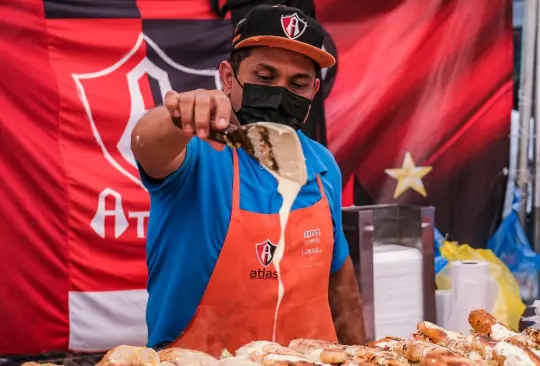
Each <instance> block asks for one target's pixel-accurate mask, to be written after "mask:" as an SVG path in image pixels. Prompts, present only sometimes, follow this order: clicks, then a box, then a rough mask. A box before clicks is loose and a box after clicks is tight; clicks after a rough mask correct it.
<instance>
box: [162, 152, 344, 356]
mask: <svg viewBox="0 0 540 366" xmlns="http://www.w3.org/2000/svg"><path fill="white" fill-rule="evenodd" d="M233 169H234V178H233V193H232V197H233V198H232V200H233V204H232V205H233V206H232V212H231V223H230V226H229V231H228V233H227V238H226V239H225V243H224V244H223V249H222V250H221V253H220V254H219V258H218V261H217V263H216V267H215V268H214V272H213V273H212V276H211V277H210V281H209V282H208V286H207V288H206V291H205V292H204V295H203V298H202V300H201V303H200V305H199V307H198V308H197V312H196V314H195V317H194V318H193V320H192V322H191V323H190V324H189V325H188V327H187V328H186V330H185V331H184V333H183V334H182V335H180V336H179V337H178V339H177V340H176V341H174V342H173V343H172V344H171V345H170V347H180V348H187V349H196V350H200V351H203V352H206V353H208V354H211V355H213V356H214V357H219V356H220V355H221V352H222V351H223V349H228V350H236V349H238V348H240V347H241V346H243V345H245V344H247V343H249V342H252V341H253V340H257V339H258V340H273V341H275V342H277V343H279V344H282V345H288V344H289V343H290V342H291V341H292V340H293V339H297V338H307V339H320V340H326V341H332V342H336V341H337V336H336V330H335V328H334V321H333V320H332V314H331V312H330V304H329V303H328V283H329V276H328V274H329V273H330V265H331V263H332V254H333V246H334V230H333V225H332V217H331V214H330V207H329V206H328V200H327V198H326V194H325V192H324V188H323V186H322V183H321V180H320V178H319V176H317V183H318V184H319V189H320V191H321V195H322V198H321V200H320V201H319V202H317V203H315V204H314V205H313V206H311V207H307V208H303V209H299V210H294V211H292V212H291V213H290V216H289V220H288V222H287V227H286V229H285V243H286V245H285V246H284V252H283V257H282V261H281V262H280V264H279V272H278V271H277V268H276V262H275V258H274V255H275V252H276V249H275V248H276V245H277V244H278V243H279V240H280V236H281V226H280V217H279V215H277V214H275V215H264V214H258V213H254V212H248V211H244V210H242V209H240V172H239V164H238V155H237V153H236V151H234V154H233ZM291 204H292V203H291ZM315 231H318V233H315V234H314V235H313V236H310V237H309V238H308V239H306V233H307V232H315ZM256 243H259V244H256ZM254 244H255V245H254ZM249 248H251V253H250V250H249ZM309 249H311V250H309ZM238 253H245V254H244V255H240V256H239V255H238ZM259 273H264V275H263V276H262V277H261V276H258V274H259ZM279 277H281V281H282V284H283V291H284V292H283V297H282V301H281V303H280V305H279V308H278V309H279V311H278V314H277V322H276V328H275V329H276V330H275V337H274V316H275V309H276V306H274V304H277V301H278V284H279V281H278V278H279ZM239 309H242V311H239ZM307 309H309V311H307ZM313 314H317V318H316V319H314V318H313ZM293 324H294V325H293ZM209 325H211V329H212V331H211V332H209ZM238 329H242V331H238Z"/></svg>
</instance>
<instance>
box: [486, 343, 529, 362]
mask: <svg viewBox="0 0 540 366" xmlns="http://www.w3.org/2000/svg"><path fill="white" fill-rule="evenodd" d="M495 353H496V354H498V355H500V356H504V358H505V359H506V360H505V361H504V366H536V364H535V363H534V361H532V360H531V358H530V357H529V355H528V354H527V353H526V352H525V351H523V350H522V349H521V348H520V347H517V346H514V345H513V344H510V343H508V342H504V341H502V342H499V343H497V345H495Z"/></svg>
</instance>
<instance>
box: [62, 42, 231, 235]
mask: <svg viewBox="0 0 540 366" xmlns="http://www.w3.org/2000/svg"><path fill="white" fill-rule="evenodd" d="M150 49H151V50H152V51H153V53H154V54H155V55H157V56H158V57H159V58H160V59H161V60H160V61H163V62H164V64H166V65H167V66H168V67H170V70H173V71H174V72H178V73H179V74H182V73H183V74H188V75H197V76H201V77H210V78H212V80H213V81H214V83H215V87H216V88H217V89H220V88H221V83H220V80H219V73H218V71H217V70H197V69H192V68H189V67H186V66H183V65H181V64H179V63H177V62H175V61H174V60H172V59H171V58H170V57H169V56H167V54H166V53H165V52H164V51H163V50H162V49H161V48H160V47H159V46H158V45H157V44H156V43H155V42H154V41H153V40H152V39H150V37H148V36H147V35H145V34H144V33H141V34H139V36H138V38H137V40H136V42H135V44H134V46H133V48H131V50H130V51H129V52H127V53H126V54H125V55H124V56H123V57H122V58H121V59H120V60H118V61H117V62H116V63H114V64H112V65H110V66H109V67H107V68H105V69H103V70H100V71H96V72H92V73H86V74H72V77H73V80H74V81H75V85H76V87H77V92H78V94H79V98H80V100H81V102H82V104H83V107H84V110H85V112H86V115H87V117H88V121H89V123H90V127H91V130H92V133H93V136H94V138H95V141H96V144H97V145H98V146H99V148H100V150H101V152H102V153H103V157H104V158H105V159H106V160H107V161H108V162H109V163H110V164H111V165H112V166H113V167H114V168H115V169H116V170H117V171H118V172H120V173H121V174H122V175H123V176H124V177H125V178H127V179H128V180H129V181H131V182H133V183H135V184H136V185H137V186H139V187H140V188H142V189H143V190H145V188H144V186H143V184H142V182H141V180H140V178H139V173H138V171H137V166H136V162H135V158H134V156H133V153H132V152H131V147H130V145H131V132H132V131H133V128H134V127H135V125H136V124H137V122H138V120H139V119H140V118H141V117H142V116H143V115H144V114H145V113H146V112H147V111H148V109H150V108H152V107H153V106H154V101H153V99H152V95H151V88H150V83H149V80H153V81H154V82H155V83H154V85H156V84H157V86H158V88H159V93H160V95H161V98H163V97H164V95H165V93H166V92H167V91H169V90H171V89H172V87H171V78H170V75H169V73H168V72H167V71H165V70H163V69H162V68H160V67H158V66H157V65H156V64H155V63H154V62H152V60H151V59H150V58H149V57H147V53H148V51H149V50H150ZM118 93H120V94H128V95H122V97H119V96H118ZM122 107H125V108H122ZM118 110H122V111H123V110H125V112H119V111H118ZM119 113H123V114H124V115H123V116H119ZM142 192H143V191H142V190H141V193H142ZM124 194H125V192H118V191H117V190H114V189H112V188H110V187H103V190H102V191H101V193H100V194H99V197H98V205H97V209H96V213H95V216H94V218H93V219H92V220H91V223H90V226H91V227H92V229H93V230H94V231H95V233H96V234H97V235H98V236H100V237H102V238H105V218H106V217H114V219H115V227H114V236H115V238H118V237H119V236H120V235H122V234H123V233H124V232H125V231H126V230H127V228H128V227H129V226H130V224H129V220H128V217H129V218H134V219H135V220H133V222H134V223H135V222H136V227H137V237H138V238H144V228H145V218H147V217H148V211H146V212H128V215H127V216H128V217H126V214H125V210H124V208H123V205H122V198H123V195H124ZM143 194H144V193H143ZM106 199H108V200H109V201H110V200H111V199H112V200H113V202H114V208H113V209H106V208H105V206H106V205H105V200H106ZM124 201H125V197H124ZM124 203H125V202H124Z"/></svg>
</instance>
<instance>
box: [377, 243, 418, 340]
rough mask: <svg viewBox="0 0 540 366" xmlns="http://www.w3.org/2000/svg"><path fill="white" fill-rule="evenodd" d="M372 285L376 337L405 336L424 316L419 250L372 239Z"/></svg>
mask: <svg viewBox="0 0 540 366" xmlns="http://www.w3.org/2000/svg"><path fill="white" fill-rule="evenodd" d="M373 285H374V305H375V337H376V339H380V338H383V337H385V336H388V335H391V336H396V337H403V338H406V337H408V336H409V335H410V334H411V332H413V331H414V330H415V329H416V325H417V324H418V322H420V321H422V320H423V317H424V306H423V284H422V253H421V252H420V250H418V249H416V248H409V247H405V246H401V245H391V244H377V243H375V244H374V246H373Z"/></svg>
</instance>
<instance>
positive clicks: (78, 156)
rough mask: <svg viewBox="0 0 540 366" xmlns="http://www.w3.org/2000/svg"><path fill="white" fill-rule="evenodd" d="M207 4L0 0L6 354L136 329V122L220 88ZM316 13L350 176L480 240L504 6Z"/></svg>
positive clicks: (343, 8)
mask: <svg viewBox="0 0 540 366" xmlns="http://www.w3.org/2000/svg"><path fill="white" fill-rule="evenodd" d="M210 3H211V2H210V1H209V0H169V1H150V0H122V1H119V0H117V1H109V0H77V1H75V0H69V1H68V0H63V1H59V0H55V1H52V0H4V1H2V2H0V55H1V56H0V70H2V77H1V78H0V146H1V147H0V148H1V149H2V153H1V154H0V167H1V168H2V173H3V177H2V179H1V180H0V182H1V189H0V192H1V197H0V198H1V203H0V205H1V213H2V215H1V216H0V268H2V274H1V275H0V354H32V353H41V352H46V351H52V350H65V349H71V350H79V351H99V350H104V349H107V348H110V347H112V346H114V345H117V344H144V343H145V341H146V327H145V321H144V310H145V306H146V296H147V294H146V290H145V287H146V265H145V234H146V232H145V230H146V224H147V219H148V210H149V201H148V194H147V192H145V190H144V188H143V187H142V184H141V182H140V180H139V177H138V174H137V170H136V168H135V166H134V160H133V156H132V155H131V152H130V149H129V135H130V131H131V129H132V128H133V126H134V124H135V123H136V122H137V120H138V119H139V118H140V117H141V116H142V115H143V114H144V113H145V111H146V110H148V109H149V108H152V107H153V106H155V105H156V104H159V103H161V98H162V95H163V94H164V93H165V92H166V91H167V90H169V89H175V90H177V91H184V90H190V89H194V88H219V87H220V81H219V78H218V74H217V71H216V68H217V66H218V65H219V62H220V61H222V60H223V59H226V58H227V57H228V55H229V53H230V51H231V35H232V24H231V21H230V19H227V18H225V19H221V18H219V17H217V16H216V15H215V12H214V11H213V10H212V8H211V6H210ZM315 10H316V15H317V18H318V20H319V21H320V22H321V23H322V24H323V26H324V27H325V29H326V31H327V32H328V35H329V37H328V39H327V40H326V42H325V47H326V48H327V49H329V50H330V51H331V52H333V53H334V54H335V55H336V56H337V59H338V64H337V66H336V67H333V68H331V69H329V70H323V72H322V77H324V78H325V83H324V88H323V93H324V94H322V95H324V96H325V97H326V99H325V109H326V128H327V137H328V146H329V148H330V149H331V150H332V152H333V153H334V154H335V156H336V159H337V161H338V163H339V164H340V166H341V168H342V172H343V176H344V182H347V181H350V180H351V179H353V177H354V179H356V181H357V183H356V184H357V186H358V187H361V191H362V192H363V198H362V199H361V200H362V202H367V201H369V202H370V203H385V202H407V203H413V204H422V205H427V204H434V205H435V206H436V209H437V225H438V227H439V228H440V229H441V231H444V232H449V233H450V235H451V238H453V239H457V240H461V241H466V242H469V243H471V244H473V245H482V243H483V242H484V241H485V239H486V238H487V237H488V236H489V234H490V231H491V226H492V225H493V224H494V223H495V222H496V220H497V218H498V215H499V212H500V209H501V206H502V199H503V191H504V185H505V179H504V175H503V174H502V172H503V168H504V167H505V166H506V165H507V160H508V134H509V116H510V108H511V103H512V94H511V93H512V92H511V90H512V29H511V2H510V1H509V0H491V1H474V2H471V1H435V2H433V1H419V0H394V1H392V0H386V1H360V0H316V1H315ZM358 187H357V192H358V191H360V188H358ZM351 192H352V190H347V189H346V190H345V191H344V204H351V203H352V202H353V194H352V193H351ZM364 200H365V201H364Z"/></svg>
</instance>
